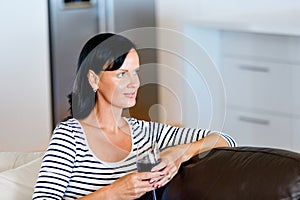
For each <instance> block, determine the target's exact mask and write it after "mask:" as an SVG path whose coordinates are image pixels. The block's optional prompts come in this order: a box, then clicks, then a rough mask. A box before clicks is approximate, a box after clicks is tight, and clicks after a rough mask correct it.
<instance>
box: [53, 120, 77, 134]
mask: <svg viewBox="0 0 300 200" xmlns="http://www.w3.org/2000/svg"><path fill="white" fill-rule="evenodd" d="M78 133H82V127H81V125H80V123H79V121H78V120H77V119H75V118H71V119H68V120H66V121H61V122H59V123H57V125H56V127H55V129H54V131H53V136H56V137H59V136H64V137H72V138H75V135H77V134H78Z"/></svg>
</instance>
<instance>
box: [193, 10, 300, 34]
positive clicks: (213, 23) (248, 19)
mask: <svg viewBox="0 0 300 200" xmlns="http://www.w3.org/2000/svg"><path fill="white" fill-rule="evenodd" d="M189 25H192V26H195V25H196V26H200V27H203V28H213V29H221V30H228V31H242V32H250V33H267V34H278V35H294V36H300V11H299V10H286V11H280V12H279V11H278V12H272V13H247V14H241V15H236V16H230V17H222V19H220V17H219V18H218V19H217V18H215V19H214V18H209V19H201V20H195V21H192V22H190V23H189Z"/></svg>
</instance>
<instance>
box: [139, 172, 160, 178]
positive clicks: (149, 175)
mask: <svg viewBox="0 0 300 200" xmlns="http://www.w3.org/2000/svg"><path fill="white" fill-rule="evenodd" d="M138 176H139V177H138V179H139V180H150V179H157V178H161V177H164V176H165V173H164V172H140V173H139V175H138Z"/></svg>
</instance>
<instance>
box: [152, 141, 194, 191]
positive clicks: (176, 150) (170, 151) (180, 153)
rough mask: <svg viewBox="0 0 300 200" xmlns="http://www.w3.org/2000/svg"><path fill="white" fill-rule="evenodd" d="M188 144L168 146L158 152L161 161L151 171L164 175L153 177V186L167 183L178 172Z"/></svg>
mask: <svg viewBox="0 0 300 200" xmlns="http://www.w3.org/2000/svg"><path fill="white" fill-rule="evenodd" d="M189 145H190V144H184V145H177V146H173V147H168V148H166V149H164V150H163V151H162V152H161V153H160V159H161V162H160V163H159V164H158V165H156V166H155V167H153V168H152V170H151V171H153V172H158V171H159V172H162V173H163V174H165V176H162V177H159V178H158V179H153V180H151V181H153V182H154V187H155V188H160V187H162V186H164V185H165V184H166V183H168V182H169V181H170V180H171V179H172V178H173V177H174V176H175V175H176V174H177V172H178V170H179V168H180V165H181V163H182V162H184V161H186V159H185V155H186V154H185V152H186V151H187V149H188V148H189Z"/></svg>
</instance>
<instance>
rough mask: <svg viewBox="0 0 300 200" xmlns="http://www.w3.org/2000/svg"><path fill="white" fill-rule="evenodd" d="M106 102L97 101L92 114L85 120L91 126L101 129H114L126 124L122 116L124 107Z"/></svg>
mask: <svg viewBox="0 0 300 200" xmlns="http://www.w3.org/2000/svg"><path fill="white" fill-rule="evenodd" d="M103 104H104V103H96V105H95V107H94V109H93V110H92V112H91V113H90V115H89V116H88V117H87V118H85V119H84V120H83V122H84V123H86V124H89V125H90V126H95V127H98V128H100V129H104V130H110V131H113V132H114V130H117V129H118V128H120V127H123V126H124V125H125V123H126V122H125V121H124V119H123V118H122V110H123V109H122V108H118V107H114V106H112V105H111V104H110V105H103Z"/></svg>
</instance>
